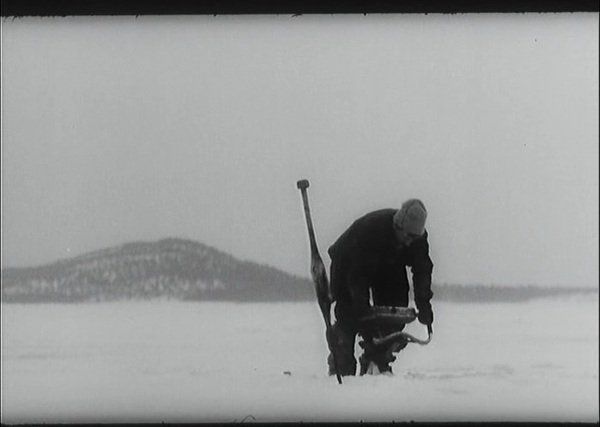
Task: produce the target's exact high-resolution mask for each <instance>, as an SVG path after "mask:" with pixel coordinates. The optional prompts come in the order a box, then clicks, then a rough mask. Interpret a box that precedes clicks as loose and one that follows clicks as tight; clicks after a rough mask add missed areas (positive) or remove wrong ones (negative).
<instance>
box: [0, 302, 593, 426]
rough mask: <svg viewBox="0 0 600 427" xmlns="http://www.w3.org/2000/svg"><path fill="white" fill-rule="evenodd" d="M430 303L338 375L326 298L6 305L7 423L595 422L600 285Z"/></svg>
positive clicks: (4, 371) (4, 368)
mask: <svg viewBox="0 0 600 427" xmlns="http://www.w3.org/2000/svg"><path fill="white" fill-rule="evenodd" d="M434 308H435V316H436V321H435V324H434V327H435V335H434V338H433V341H432V342H431V343H430V344H429V345H428V346H425V347H421V346H418V345H414V344H413V345H410V346H409V347H407V349H406V350H405V351H404V352H402V353H401V355H400V357H399V358H398V360H397V361H396V362H395V364H394V370H395V373H396V374H395V376H393V377H387V376H376V377H375V376H368V377H367V376H365V377H352V378H346V379H345V383H344V384H343V385H342V386H340V385H338V384H337V382H336V381H335V379H334V378H330V377H327V376H326V375H325V371H326V366H325V358H326V344H325V340H324V336H323V327H322V323H321V322H322V321H321V320H320V315H319V312H318V308H317V306H316V304H309V303H289V304H232V303H176V302H152V303H141V302H140V303H105V304H83V305H14V304H2V422H8V423H15V422H16V423H20V422H83V421H85V422H120V421H124V422H137V421H142V422H160V421H166V422H169V421H170V422H186V421H205V422H206V421H219V422H231V421H245V422H249V421H259V422H272V421H360V420H364V421H392V420H396V421H410V420H415V421H578V422H582V421H593V422H598V420H599V412H598V385H599V382H598V300H597V296H596V295H594V296H593V297H591V298H590V297H574V298H570V299H567V300H565V301H560V300H557V299H545V300H538V301H534V302H529V303H519V304H487V305H486V304H483V305H482V304H450V303H446V304H442V303H438V304H435V305H434ZM408 330H409V331H410V332H412V333H413V334H415V335H418V336H421V337H425V336H426V331H425V328H424V327H422V326H420V325H419V324H418V323H413V324H411V325H409V328H408ZM284 371H290V372H291V375H286V374H284Z"/></svg>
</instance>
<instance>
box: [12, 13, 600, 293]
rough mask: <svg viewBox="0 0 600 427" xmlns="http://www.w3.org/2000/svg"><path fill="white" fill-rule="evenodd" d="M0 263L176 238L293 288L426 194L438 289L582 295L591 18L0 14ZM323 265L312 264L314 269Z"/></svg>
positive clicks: (590, 253) (592, 247) (589, 171)
mask: <svg viewBox="0 0 600 427" xmlns="http://www.w3.org/2000/svg"><path fill="white" fill-rule="evenodd" d="M2 90H3V93H2V266H3V267H7V266H26V265H38V264H44V263H48V262H52V261H55V260H57V259H61V258H67V257H70V256H73V255H78V254H81V253H84V252H87V251H91V250H96V249H101V248H105V247H108V246H113V245H118V244H122V243H125V242H129V241H137V240H156V239H160V238H164V237H182V238H190V239H194V240H198V241H201V242H203V243H206V244H208V245H211V246H215V247H217V248H218V249H221V250H224V251H227V252H229V253H231V254H233V255H234V256H236V257H240V258H242V259H248V260H252V261H257V262H260V263H266V264H269V265H272V266H275V267H278V268H281V269H283V270H285V271H288V272H291V273H295V274H300V275H303V276H308V263H309V253H308V241H307V234H306V229H305V223H304V217H303V212H302V205H301V200H300V195H299V192H298V190H297V189H296V185H295V184H296V181H297V180H298V179H301V178H307V179H309V180H310V182H311V187H310V188H309V198H310V201H311V208H312V212H313V220H314V223H315V227H316V232H317V240H318V243H319V246H320V249H321V252H322V254H323V255H325V254H326V249H327V247H328V246H329V245H330V244H331V243H332V242H333V241H334V240H335V238H336V237H337V236H338V235H339V234H340V233H341V232H343V231H344V229H345V228H346V227H347V226H348V225H349V224H350V223H351V222H352V221H353V220H354V219H355V218H357V217H358V216H360V215H362V214H364V213H366V212H368V211H370V210H374V209H378V208H383V207H399V205H400V204H401V202H402V201H404V200H405V199H407V198H409V197H420V198H422V199H423V201H424V202H425V204H426V205H427V207H428V210H429V219H428V225H427V228H428V230H429V234H430V246H431V251H432V258H433V261H434V264H435V269H434V281H436V282H438V283H444V282H447V283H484V284H507V285H518V284H539V285H565V286H598V137H599V135H598V14H596V13H592V14H518V15H517V14H514V15H513V14H507V15H427V16H425V15H372V16H366V17H365V16H362V15H360V16H359V15H357V16H345V15H336V16H301V17H295V18H292V17H289V16H239V17H140V18H137V19H135V18H129V17H118V18H116V17H115V18H108V17H80V18H56V19H50V18H44V19H40V18H35V19H17V20H12V19H8V20H3V21H2ZM325 258H326V261H327V262H328V261H329V259H328V257H325Z"/></svg>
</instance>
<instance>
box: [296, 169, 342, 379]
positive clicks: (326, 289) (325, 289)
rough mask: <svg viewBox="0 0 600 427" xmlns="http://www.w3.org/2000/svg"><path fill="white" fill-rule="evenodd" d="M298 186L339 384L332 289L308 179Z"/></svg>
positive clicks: (314, 276)
mask: <svg viewBox="0 0 600 427" xmlns="http://www.w3.org/2000/svg"><path fill="white" fill-rule="evenodd" d="M296 186H297V187H298V189H299V190H300V192H301V193H302V204H303V206H304V216H305V218H306V227H307V228H308V239H309V241H310V274H311V277H312V280H313V282H314V284H315V291H316V293H317V301H318V303H319V308H320V309H321V313H322V314H323V320H324V321H325V337H326V339H327V346H328V347H329V351H330V352H331V355H332V357H333V365H334V366H333V368H334V371H335V376H336V378H337V381H338V383H339V384H341V383H342V377H341V375H340V374H339V368H338V367H339V364H338V360H337V357H336V351H335V343H334V339H335V337H334V335H333V328H332V325H331V312H330V310H331V302H332V300H333V298H332V296H331V289H330V286H329V280H328V279H327V273H326V272H325V265H324V264H323V260H322V259H321V255H320V254H319V249H318V248H317V241H316V239H315V230H314V228H313V224H312V219H311V216H310V207H309V205H308V195H307V192H306V189H307V188H308V186H309V182H308V180H306V179H302V180H300V181H298V182H297V183H296Z"/></svg>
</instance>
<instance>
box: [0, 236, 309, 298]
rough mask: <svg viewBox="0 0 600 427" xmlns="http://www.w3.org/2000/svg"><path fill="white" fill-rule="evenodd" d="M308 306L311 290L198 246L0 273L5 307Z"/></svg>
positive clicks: (115, 252) (180, 243) (132, 250)
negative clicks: (129, 303) (123, 303)
mask: <svg viewBox="0 0 600 427" xmlns="http://www.w3.org/2000/svg"><path fill="white" fill-rule="evenodd" d="M154 298H169V299H176V300H213V301H214V300H228V301H298V300H310V299H314V290H313V287H312V283H311V282H310V281H309V280H308V279H306V278H302V277H298V276H293V275H290V274H287V273H285V272H283V271H280V270H277V269H275V268H273V267H269V266H266V265H259V264H256V263H253V262H248V261H240V260H238V259H236V258H234V257H233V256H231V255H229V254H226V253H224V252H221V251H218V250H216V249H214V248H211V247H209V246H206V245H204V244H201V243H198V242H194V241H189V240H183V239H164V240H160V241H158V242H137V243H128V244H125V245H122V246H118V247H114V248H110V249H105V250H101V251H97V252H92V253H89V254H85V255H82V256H79V257H75V258H71V259H68V260H64V261H59V262H56V263H53V264H50V265H46V266H41V267H32V268H7V269H3V270H2V301H4V302H78V301H114V300H122V299H154Z"/></svg>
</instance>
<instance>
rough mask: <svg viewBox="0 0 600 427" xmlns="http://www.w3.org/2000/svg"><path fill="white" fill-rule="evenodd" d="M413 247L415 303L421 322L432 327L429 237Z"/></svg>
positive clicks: (431, 267)
mask: <svg viewBox="0 0 600 427" xmlns="http://www.w3.org/2000/svg"><path fill="white" fill-rule="evenodd" d="M412 246H413V247H412V248H411V249H412V251H413V254H412V255H413V256H412V257H411V258H412V259H411V270H412V274H413V286H414V294H415V303H416V305H417V310H418V311H419V322H421V323H422V324H424V325H431V324H432V323H433V310H432V308H431V298H432V297H433V291H432V290H431V273H432V272H433V262H432V261H431V258H430V257H429V243H428V241H427V236H424V237H423V238H421V239H418V240H417V241H415V242H414V243H413V245H412Z"/></svg>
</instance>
